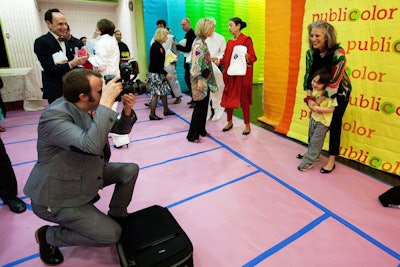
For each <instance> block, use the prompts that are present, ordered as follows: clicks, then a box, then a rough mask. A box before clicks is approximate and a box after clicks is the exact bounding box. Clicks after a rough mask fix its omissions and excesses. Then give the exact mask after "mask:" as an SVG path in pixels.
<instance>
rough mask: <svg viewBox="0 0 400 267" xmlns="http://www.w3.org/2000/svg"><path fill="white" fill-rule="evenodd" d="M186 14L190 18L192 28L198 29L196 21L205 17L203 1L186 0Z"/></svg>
mask: <svg viewBox="0 0 400 267" xmlns="http://www.w3.org/2000/svg"><path fill="white" fill-rule="evenodd" d="M186 14H187V17H188V18H189V19H190V25H191V26H192V29H193V30H194V31H196V23H197V21H198V20H199V19H201V18H204V3H203V1H193V0H191V1H186Z"/></svg>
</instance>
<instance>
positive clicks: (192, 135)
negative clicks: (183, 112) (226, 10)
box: [186, 18, 217, 143]
mask: <svg viewBox="0 0 400 267" xmlns="http://www.w3.org/2000/svg"><path fill="white" fill-rule="evenodd" d="M213 32H214V22H213V20H212V19H207V18H202V19H200V20H199V21H198V22H197V24H196V36H197V37H196V39H195V40H194V41H193V45H192V66H191V68H190V80H191V88H192V99H193V101H194V102H195V103H196V105H195V107H194V109H193V113H192V119H191V121H190V128H189V132H188V135H187V137H186V138H187V140H188V141H190V142H194V143H201V142H202V140H201V138H200V135H201V136H210V134H209V133H208V132H207V131H206V119H207V109H208V100H209V97H210V94H209V90H211V91H213V92H215V91H216V90H217V85H216V82H215V78H214V73H213V70H212V65H211V57H210V51H209V50H208V47H207V44H206V42H205V40H206V38H207V37H208V36H211V35H212V33H213Z"/></svg>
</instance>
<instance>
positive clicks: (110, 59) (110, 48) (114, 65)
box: [89, 34, 120, 76]
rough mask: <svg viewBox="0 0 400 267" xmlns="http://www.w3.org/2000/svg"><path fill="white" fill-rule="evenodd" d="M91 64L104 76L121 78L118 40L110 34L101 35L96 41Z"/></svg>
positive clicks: (90, 60) (90, 58) (90, 59)
mask: <svg viewBox="0 0 400 267" xmlns="http://www.w3.org/2000/svg"><path fill="white" fill-rule="evenodd" d="M89 62H90V63H91V64H92V65H93V66H94V67H96V68H98V72H100V73H101V74H102V75H103V76H104V75H110V74H112V75H115V76H120V72H119V48H118V43H117V40H115V38H114V37H113V36H110V35H109V34H103V35H100V36H99V37H98V38H97V39H96V43H95V46H94V55H90V57H89Z"/></svg>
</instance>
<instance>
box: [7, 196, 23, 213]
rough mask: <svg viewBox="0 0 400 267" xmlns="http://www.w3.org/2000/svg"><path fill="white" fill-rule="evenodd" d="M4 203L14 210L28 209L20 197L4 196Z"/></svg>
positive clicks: (19, 211) (18, 211)
mask: <svg viewBox="0 0 400 267" xmlns="http://www.w3.org/2000/svg"><path fill="white" fill-rule="evenodd" d="M3 202H4V205H7V206H8V207H9V208H10V210H11V211H12V212H15V213H22V212H24V211H26V205H25V202H23V201H22V200H21V199H19V198H18V197H13V198H3Z"/></svg>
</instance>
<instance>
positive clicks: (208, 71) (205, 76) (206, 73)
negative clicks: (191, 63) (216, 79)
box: [201, 69, 211, 79]
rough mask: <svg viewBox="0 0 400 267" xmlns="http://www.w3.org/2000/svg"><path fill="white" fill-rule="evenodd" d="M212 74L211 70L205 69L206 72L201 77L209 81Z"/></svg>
mask: <svg viewBox="0 0 400 267" xmlns="http://www.w3.org/2000/svg"><path fill="white" fill-rule="evenodd" d="M210 73H211V70H210V69H204V70H203V71H202V72H201V76H202V77H203V78H205V79H207V78H208V77H209V76H210Z"/></svg>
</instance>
